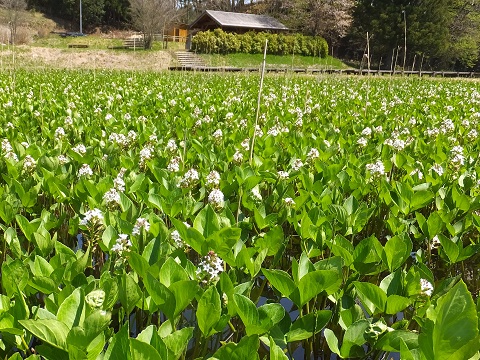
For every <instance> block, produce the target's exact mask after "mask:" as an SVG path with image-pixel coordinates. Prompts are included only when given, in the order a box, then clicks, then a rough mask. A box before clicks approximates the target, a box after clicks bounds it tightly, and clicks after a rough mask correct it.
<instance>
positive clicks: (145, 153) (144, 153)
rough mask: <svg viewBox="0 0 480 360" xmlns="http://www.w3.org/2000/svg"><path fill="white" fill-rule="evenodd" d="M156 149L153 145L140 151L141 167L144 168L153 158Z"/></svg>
mask: <svg viewBox="0 0 480 360" xmlns="http://www.w3.org/2000/svg"><path fill="white" fill-rule="evenodd" d="M153 154H154V149H153V146H152V145H146V146H144V147H143V148H142V150H140V164H139V165H140V167H144V166H145V163H146V162H147V160H150V159H151V158H153Z"/></svg>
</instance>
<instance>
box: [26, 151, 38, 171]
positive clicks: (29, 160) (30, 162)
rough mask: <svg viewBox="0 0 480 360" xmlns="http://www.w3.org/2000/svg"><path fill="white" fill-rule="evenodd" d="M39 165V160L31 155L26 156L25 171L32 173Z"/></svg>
mask: <svg viewBox="0 0 480 360" xmlns="http://www.w3.org/2000/svg"><path fill="white" fill-rule="evenodd" d="M36 167H37V162H36V161H35V159H34V158H33V157H31V156H30V155H27V156H25V159H24V160H23V171H25V172H27V173H31V172H33V171H35V168H36Z"/></svg>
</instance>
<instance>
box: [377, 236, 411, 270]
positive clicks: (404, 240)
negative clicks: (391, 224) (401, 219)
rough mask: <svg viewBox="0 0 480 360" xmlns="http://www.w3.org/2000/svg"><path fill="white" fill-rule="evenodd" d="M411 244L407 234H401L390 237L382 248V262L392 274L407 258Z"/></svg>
mask: <svg viewBox="0 0 480 360" xmlns="http://www.w3.org/2000/svg"><path fill="white" fill-rule="evenodd" d="M412 248H413V244H412V241H411V240H410V238H409V236H408V234H406V233H402V234H399V235H395V236H393V237H391V238H390V239H389V240H388V241H387V243H386V244H385V247H384V253H383V254H384V261H385V262H386V263H387V265H388V268H389V269H390V271H391V272H394V271H395V270H396V269H398V268H399V267H400V266H402V264H403V263H404V262H405V261H406V260H407V259H408V258H409V256H410V252H411V251H412Z"/></svg>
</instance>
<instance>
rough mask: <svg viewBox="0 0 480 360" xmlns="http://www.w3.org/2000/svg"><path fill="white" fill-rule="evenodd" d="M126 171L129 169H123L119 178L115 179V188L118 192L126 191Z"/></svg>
mask: <svg viewBox="0 0 480 360" xmlns="http://www.w3.org/2000/svg"><path fill="white" fill-rule="evenodd" d="M126 171H127V169H125V168H121V169H120V171H119V172H118V175H117V177H116V178H115V179H113V187H114V188H115V189H117V190H118V191H122V192H123V191H125V181H124V180H123V176H124V175H125V172H126Z"/></svg>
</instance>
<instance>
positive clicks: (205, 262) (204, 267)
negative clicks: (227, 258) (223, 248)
mask: <svg viewBox="0 0 480 360" xmlns="http://www.w3.org/2000/svg"><path fill="white" fill-rule="evenodd" d="M222 271H223V260H222V259H221V258H220V257H218V256H217V254H215V252H214V251H209V252H208V254H207V255H205V256H204V257H203V258H202V260H201V261H200V263H199V264H198V268H197V276H198V278H199V279H200V280H202V282H203V283H208V282H211V281H214V280H215V279H217V277H218V274H220V273H221V272H222Z"/></svg>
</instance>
